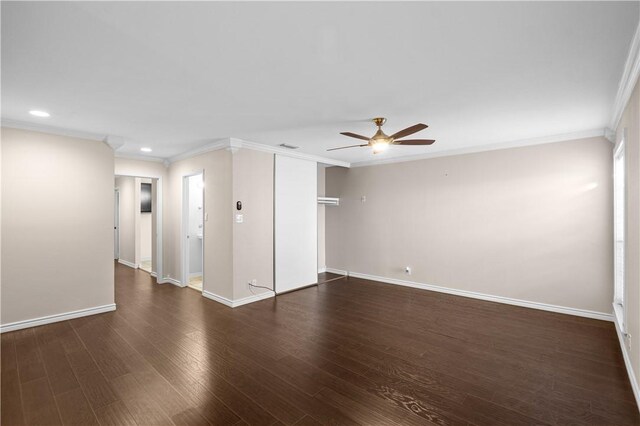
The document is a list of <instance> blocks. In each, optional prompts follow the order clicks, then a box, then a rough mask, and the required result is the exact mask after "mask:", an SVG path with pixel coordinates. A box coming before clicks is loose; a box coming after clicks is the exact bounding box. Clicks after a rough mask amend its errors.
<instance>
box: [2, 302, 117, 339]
mask: <svg viewBox="0 0 640 426" xmlns="http://www.w3.org/2000/svg"><path fill="white" fill-rule="evenodd" d="M115 310H116V304H115V303H110V304H108V305H102V306H95V307H93V308H86V309H79V310H77V311H71V312H65V313H63V314H55V315H47V316H46V317H40V318H34V319H29V320H23V321H16V322H12V323H9V324H2V325H0V333H6V332H9V331H15V330H22V329H23V328H29V327H37V326H39V325H45V324H51V323H54V322H60V321H67V320H70V319H74V318H80V317H86V316H89V315H95V314H102V313H105V312H111V311H115Z"/></svg>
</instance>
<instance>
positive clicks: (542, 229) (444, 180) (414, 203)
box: [326, 138, 613, 313]
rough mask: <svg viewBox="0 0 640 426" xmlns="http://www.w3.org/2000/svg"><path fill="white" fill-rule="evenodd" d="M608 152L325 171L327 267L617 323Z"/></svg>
mask: <svg viewBox="0 0 640 426" xmlns="http://www.w3.org/2000/svg"><path fill="white" fill-rule="evenodd" d="M611 149H612V145H611V143H609V142H608V141H607V140H605V139H604V138H591V139H585V140H575V141H569V142H561V143H553V144H546V145H538V146H532V147H525V148H516V149H504V150H499V151H490V152H483V153H476V154H469V155H460V156H451V157H442V158H435V159H429V160H420V161H411V162H404V163H396V164H389V165H381V166H369V167H360V168H353V169H342V168H336V167H332V168H330V169H327V183H326V185H327V187H326V189H327V193H329V194H331V196H339V197H340V206H339V207H337V208H331V209H327V211H326V220H327V233H326V235H327V266H329V267H332V268H337V269H343V270H349V271H353V272H360V273H365V274H371V275H375V276H381V277H388V278H396V279H404V280H409V281H415V282H419V283H425V284H432V285H438V286H443V287H449V288H453V289H459V290H466V291H472V292H478V293H484V294H488V295H494V296H503V297H508V298H515V299H521V300H526V301H533V302H539V303H546V304H552V305H559V306H565V307H571V308H576V309H585V310H591V311H597V312H605V313H610V312H611V310H612V307H611V300H612V291H613V284H612V274H613V272H612V254H611V253H612V238H613V236H612V208H611V206H612V180H611V179H612V177H611V175H612V162H611ZM362 196H366V202H364V203H363V202H361V197H362ZM405 266H411V267H412V268H413V273H412V275H411V276H408V275H406V274H405V273H404V267H405Z"/></svg>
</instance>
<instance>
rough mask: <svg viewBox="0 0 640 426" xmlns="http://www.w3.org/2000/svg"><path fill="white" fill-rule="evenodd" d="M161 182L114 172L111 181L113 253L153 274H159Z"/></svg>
mask: <svg viewBox="0 0 640 426" xmlns="http://www.w3.org/2000/svg"><path fill="white" fill-rule="evenodd" d="M161 184H162V183H161V179H160V178H155V177H139V176H127V175H116V176H115V185H114V186H115V195H114V197H115V198H114V210H115V211H114V216H115V217H114V252H115V253H114V256H115V258H116V259H117V261H118V263H121V264H123V265H126V266H129V267H130V268H134V269H141V270H143V271H145V272H147V273H149V274H150V275H151V276H153V277H161V276H162V225H161V223H162V200H161ZM158 281H159V282H163V281H162V280H160V279H159V280H158Z"/></svg>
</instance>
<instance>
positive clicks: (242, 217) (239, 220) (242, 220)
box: [236, 214, 244, 223]
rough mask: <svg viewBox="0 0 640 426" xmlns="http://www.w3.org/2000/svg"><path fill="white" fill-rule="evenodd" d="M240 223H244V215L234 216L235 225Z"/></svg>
mask: <svg viewBox="0 0 640 426" xmlns="http://www.w3.org/2000/svg"><path fill="white" fill-rule="evenodd" d="M242 222H244V215H241V214H237V215H236V223H242Z"/></svg>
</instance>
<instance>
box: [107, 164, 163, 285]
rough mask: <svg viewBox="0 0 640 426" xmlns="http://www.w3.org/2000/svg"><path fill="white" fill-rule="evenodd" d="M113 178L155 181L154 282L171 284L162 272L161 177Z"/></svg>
mask: <svg viewBox="0 0 640 426" xmlns="http://www.w3.org/2000/svg"><path fill="white" fill-rule="evenodd" d="M114 176H115V177H131V178H141V179H155V180H156V182H157V184H156V186H157V187H156V199H155V208H156V275H157V277H156V281H157V282H158V284H163V283H168V282H171V281H170V280H169V279H167V278H165V277H164V274H163V271H164V268H163V267H162V266H163V262H162V259H163V252H162V241H163V239H162V176H158V175H154V174H149V175H146V176H141V175H138V174H126V173H114ZM119 233H120V223H119V221H118V234H119ZM119 245H120V238H119V237H118V246H119ZM119 252H120V247H118V255H120V253H119Z"/></svg>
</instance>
